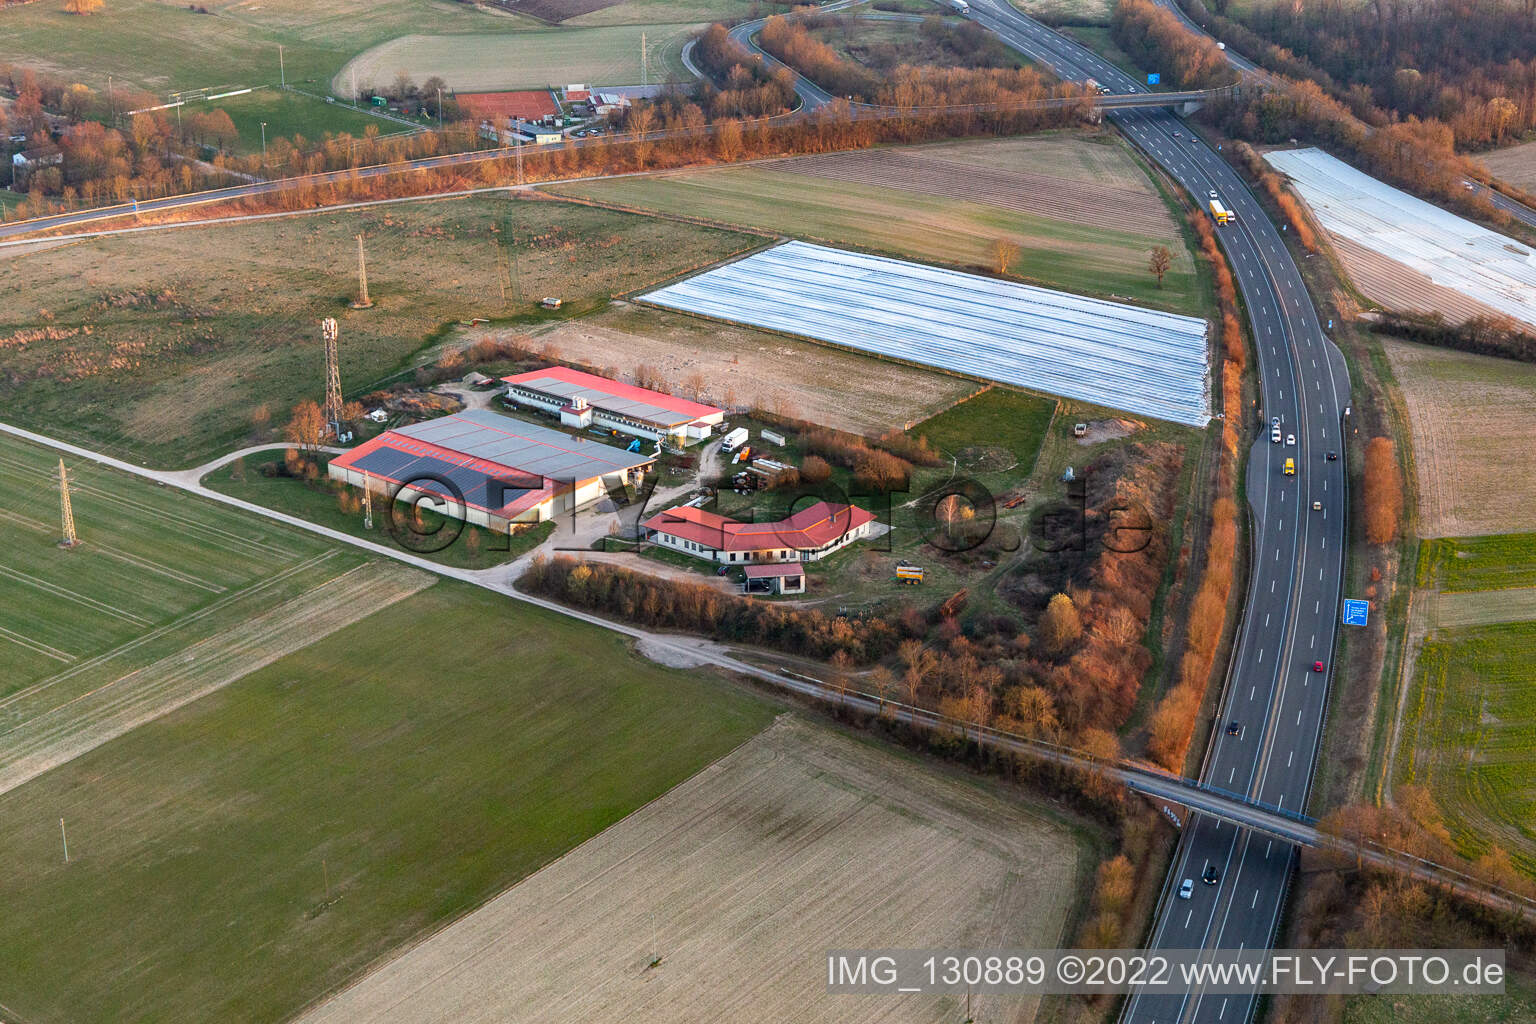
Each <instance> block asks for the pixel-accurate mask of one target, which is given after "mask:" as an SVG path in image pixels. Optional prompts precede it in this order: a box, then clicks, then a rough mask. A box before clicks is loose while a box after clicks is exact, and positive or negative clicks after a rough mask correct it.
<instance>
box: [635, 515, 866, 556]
mask: <svg viewBox="0 0 1536 1024" xmlns="http://www.w3.org/2000/svg"><path fill="white" fill-rule="evenodd" d="M874 522H875V517H874V515H873V514H872V513H870V512H867V511H865V510H864V509H862V508H859V507H858V506H857V505H841V504H835V503H833V502H829V501H818V502H816V503H815V504H814V505H809V506H807V507H805V508H803V509H801V510H800V511H798V512H796V513H794V514H793V515H791V516H789V517H788V518H786V519H779V520H775V521H774V522H771V523H743V522H738V521H737V520H735V519H731V518H729V517H727V516H722V515H720V514H719V513H716V512H708V511H705V510H704V509H702V508H698V507H697V506H694V505H680V506H678V507H677V508H671V509H667V511H665V512H662V513H659V514H657V515H654V516H652V517H651V518H650V519H647V520H646V521H645V532H646V537H647V539H649V540H651V541H653V542H655V543H657V544H660V545H663V546H664V547H669V548H671V549H673V550H674V551H681V552H683V553H684V554H687V555H692V556H693V557H695V558H702V559H704V560H705V561H710V562H720V563H722V564H725V565H733V564H734V565H741V564H743V563H745V564H757V563H768V562H814V561H816V560H817V559H820V558H824V557H826V556H827V555H830V554H831V553H832V552H834V551H840V550H842V549H843V548H845V547H847V546H848V545H849V544H852V543H853V542H854V541H856V540H862V539H864V538H865V537H868V536H870V534H871V532H872V531H873V524H874Z"/></svg>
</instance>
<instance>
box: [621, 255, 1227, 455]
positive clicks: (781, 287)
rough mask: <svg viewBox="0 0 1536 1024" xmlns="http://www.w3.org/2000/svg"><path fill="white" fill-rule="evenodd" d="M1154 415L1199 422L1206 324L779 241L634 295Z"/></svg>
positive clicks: (1205, 385) (1206, 415) (1203, 404)
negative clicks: (711, 268) (714, 266)
mask: <svg viewBox="0 0 1536 1024" xmlns="http://www.w3.org/2000/svg"><path fill="white" fill-rule="evenodd" d="M641 298H642V300H643V301H645V302H650V303H654V304H655V305H658V306H665V307H667V308H670V309H678V310H682V311H684V312H688V313H695V314H699V315H702V316H710V317H715V318H718V319H721V320H731V321H735V322H737V323H745V324H750V325H752V326H754V327H763V328H768V329H770V330H776V331H784V332H786V333H790V334H798V335H803V336H805V337H808V338H813V339H815V340H817V341H824V342H828V343H830V344H835V345H845V346H847V347H849V348H855V349H859V350H861V351H864V352H870V353H873V354H876V355H881V356H887V357H890V358H894V359H902V360H906V361H908V362H913V363H921V364H924V365H927V366H937V367H939V368H941V369H945V370H953V371H956V372H959V373H964V374H969V375H971V376H975V377H982V378H986V379H988V380H995V381H999V382H1001V383H1004V384H1013V385H1017V386H1019V387H1026V388H1032V389H1034V390H1038V391H1044V392H1048V393H1050V394H1054V395H1061V396H1063V397H1066V398H1074V399H1079V400H1081V401H1084V402H1091V403H1093V404H1096V405H1104V406H1110V407H1112V408H1116V409H1123V410H1125V411H1127V412H1131V413H1135V414H1138V415H1143V416H1151V417H1155V418H1158V419H1164V420H1171V421H1173V422H1176V423H1186V424H1190V425H1193V426H1203V425H1204V424H1205V423H1206V422H1207V421H1208V420H1209V419H1210V374H1209V369H1210V362H1209V348H1208V345H1207V341H1206V328H1207V324H1206V322H1205V321H1204V320H1200V319H1197V318H1194V317H1187V316H1178V315H1176V314H1173V313H1162V312H1158V311H1156V310H1149V309H1142V308H1140V307H1138V306H1128V305H1124V304H1122V303H1118V302H1107V301H1105V300H1102V299H1091V298H1085V297H1083V296H1081V295H1072V294H1069V293H1066V292H1058V291H1051V290H1050V289H1046V288H1034V287H1030V286H1027V285H1021V284H1014V283H1012V282H1008V281H997V280H993V279H991V278H985V277H978V276H976V275H974V274H963V273H960V272H958V271H953V270H940V269H938V268H935V267H928V266H923V265H921V264H917V263H908V262H906V261H904V260H893V259H887V258H885V257H881V256H869V255H865V254H863V253H856V252H846V251H843V250H839V249H829V248H825V247H823V246H818V245H810V244H807V243H805V242H789V243H787V244H785V245H781V246H777V247H775V248H773V249H768V250H766V251H764V252H760V253H756V254H754V255H752V256H748V257H747V258H746V259H743V260H739V261H737V262H735V263H731V264H728V265H726V266H723V267H718V268H716V269H714V270H710V271H706V272H705V273H703V274H699V275H697V276H696V277H692V278H689V279H687V280H685V281H680V282H678V283H676V284H673V285H669V286H667V287H665V288H661V289H658V290H657V291H653V292H650V293H648V294H646V295H643V296H641Z"/></svg>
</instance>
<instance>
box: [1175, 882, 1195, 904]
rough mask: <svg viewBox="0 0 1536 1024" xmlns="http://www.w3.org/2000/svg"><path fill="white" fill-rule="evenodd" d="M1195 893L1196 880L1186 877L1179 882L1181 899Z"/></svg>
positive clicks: (1185, 898)
mask: <svg viewBox="0 0 1536 1024" xmlns="http://www.w3.org/2000/svg"><path fill="white" fill-rule="evenodd" d="M1194 894H1195V880H1194V879H1193V878H1186V879H1184V881H1182V882H1180V883H1179V899H1181V900H1187V899H1189V898H1190V897H1191V896H1193V895H1194Z"/></svg>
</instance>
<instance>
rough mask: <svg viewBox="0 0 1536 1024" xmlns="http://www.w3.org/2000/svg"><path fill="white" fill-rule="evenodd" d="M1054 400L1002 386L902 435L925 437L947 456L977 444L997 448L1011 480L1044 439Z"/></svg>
mask: <svg viewBox="0 0 1536 1024" xmlns="http://www.w3.org/2000/svg"><path fill="white" fill-rule="evenodd" d="M1055 414H1056V400H1055V399H1053V398H1044V397H1041V396H1040V395H1029V394H1024V393H1023V392H1019V391H1010V390H1008V389H1007V388H992V389H991V390H989V391H984V392H982V393H981V394H979V395H977V396H976V397H975V398H972V399H969V400H967V401H964V402H961V403H960V404H959V405H957V406H955V407H954V408H952V409H949V410H946V411H945V412H941V413H939V414H938V415H937V416H935V417H933V418H932V419H927V420H924V421H923V422H921V423H919V424H918V425H917V426H915V427H913V428H912V429H911V430H909V431H907V433H908V434H911V435H912V436H913V437H923V438H927V439H928V442H929V443H930V444H932V445H933V446H934V447H936V448H939V449H942V450H943V451H945V452H947V453H949V454H951V455H953V454H956V453H958V452H961V451H963V450H965V449H968V448H974V447H976V446H978V445H984V446H988V447H995V448H1002V449H1004V450H1006V451H1007V452H1008V453H1010V454H1011V455H1012V456H1013V458H1014V460H1015V463H1014V466H1013V467H1012V468H1011V469H1010V470H1008V472H1009V473H1010V474H1012V475H1013V476H1016V477H1019V478H1021V479H1027V478H1028V477H1029V475H1030V474H1031V473H1032V472H1034V469H1035V459H1036V458H1037V457H1038V456H1039V455H1040V445H1041V444H1042V443H1043V442H1044V441H1045V434H1046V431H1047V430H1049V429H1050V427H1051V418H1052V417H1053V416H1055Z"/></svg>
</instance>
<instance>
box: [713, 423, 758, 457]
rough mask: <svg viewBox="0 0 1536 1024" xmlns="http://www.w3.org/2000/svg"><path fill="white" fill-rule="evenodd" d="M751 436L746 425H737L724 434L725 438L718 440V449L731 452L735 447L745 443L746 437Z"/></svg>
mask: <svg viewBox="0 0 1536 1024" xmlns="http://www.w3.org/2000/svg"><path fill="white" fill-rule="evenodd" d="M751 436H752V435H751V434H749V433H748V432H747V428H746V427H737V428H736V429H735V430H733V431H731V432H730V433H729V434H726V435H725V440H723V441H721V442H720V450H721V451H723V452H733V451H735V450H736V449H737V448H740V447H741V446H742V445H744V444H746V443H747V438H748V437H751Z"/></svg>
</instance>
